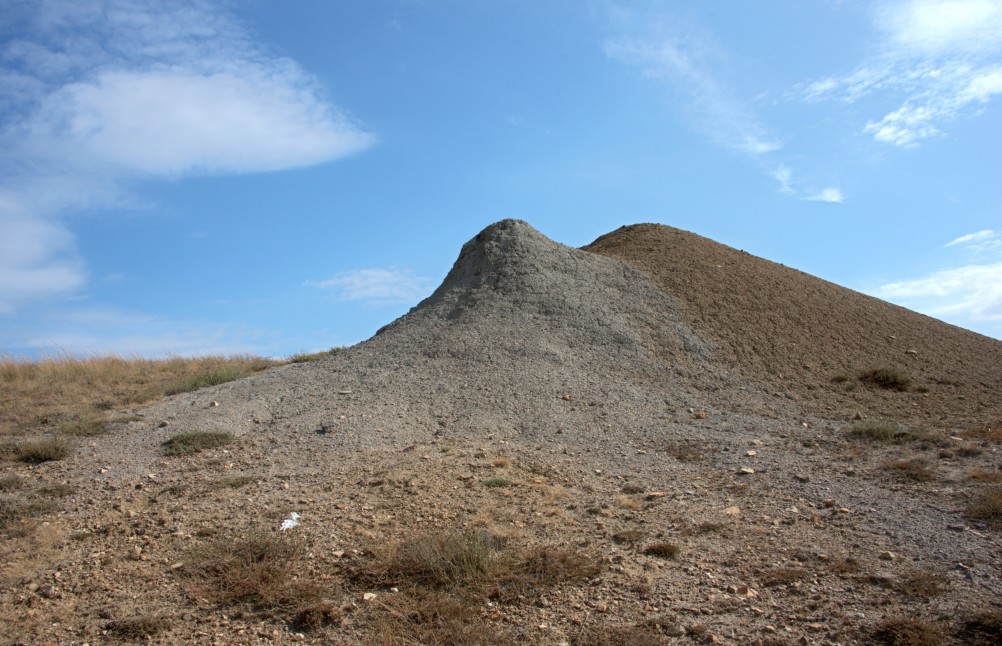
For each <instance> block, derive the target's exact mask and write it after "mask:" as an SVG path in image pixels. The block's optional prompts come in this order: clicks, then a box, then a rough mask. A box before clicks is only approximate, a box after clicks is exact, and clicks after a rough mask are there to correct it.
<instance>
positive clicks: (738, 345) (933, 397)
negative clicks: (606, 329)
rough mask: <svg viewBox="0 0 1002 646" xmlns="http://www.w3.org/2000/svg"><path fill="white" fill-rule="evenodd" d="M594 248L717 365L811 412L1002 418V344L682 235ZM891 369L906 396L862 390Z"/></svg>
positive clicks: (616, 237)
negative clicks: (645, 288)
mask: <svg viewBox="0 0 1002 646" xmlns="http://www.w3.org/2000/svg"><path fill="white" fill-rule="evenodd" d="M584 250H585V251H590V252H593V253H598V254H601V255H605V256H611V257H614V258H619V259H621V260H624V261H626V262H628V263H629V264H631V265H633V266H634V267H636V268H637V269H639V270H640V271H642V272H643V273H645V274H646V275H647V276H648V277H649V278H650V279H651V280H652V281H653V282H654V283H655V284H656V285H658V286H659V287H660V288H662V289H663V290H664V291H665V292H666V293H667V294H668V295H670V296H671V297H673V298H675V299H677V300H678V302H679V303H680V305H681V307H682V309H683V311H684V320H685V322H686V323H688V324H689V326H690V327H692V328H693V329H695V330H697V331H698V332H699V333H700V334H701V335H702V336H703V338H705V339H706V340H707V341H709V342H711V343H712V344H713V346H714V348H713V358H714V360H715V361H716V362H724V363H725V364H726V365H728V366H729V367H730V369H732V370H734V371H737V372H740V373H741V374H742V375H743V376H745V377H746V378H748V379H750V380H752V381H762V382H765V383H768V384H769V385H770V387H771V388H772V389H774V390H775V391H776V392H777V393H781V394H783V395H785V396H786V397H788V398H791V399H795V400H797V401H799V402H800V403H801V404H802V405H803V407H804V408H805V409H813V411H814V412H816V413H819V414H825V415H827V416H829V417H833V418H836V419H837V418H844V417H845V416H851V415H854V414H855V413H856V412H860V413H862V414H863V415H873V416H882V417H893V418H895V419H902V420H903V419H908V420H910V421H912V422H915V423H922V422H924V423H929V424H933V425H936V424H937V422H942V423H945V424H948V425H951V426H967V425H972V426H977V425H983V424H990V423H997V422H998V421H999V420H1000V419H1002V342H999V341H996V340H994V339H990V338H988V337H985V336H981V335H979V334H975V333H974V332H970V331H968V330H964V329H962V328H958V327H955V326H953V325H949V324H946V323H943V322H942V321H938V320H936V319H933V318H930V317H927V316H924V315H921V314H917V313H915V312H912V311H910V310H907V309H904V308H901V307H898V306H896V305H892V304H890V303H886V302H884V301H881V300H879V299H876V298H872V297H870V296H866V295H864V294H860V293H858V292H854V291H852V290H850V289H846V288H844V287H840V286H838V285H835V284H833V283H830V282H827V281H824V280H821V279H819V278H815V277H814V276H810V275H808V274H805V273H803V272H800V271H796V270H794V269H790V268H788V267H785V266H783V265H780V264H777V263H774V262H770V261H768V260H764V259H762V258H758V257H755V256H753V255H750V254H748V253H745V252H743V251H738V250H737V249H733V248H731V247H727V246H725V245H722V244H719V243H717V242H714V241H712V240H709V239H707V238H703V237H701V236H698V235H695V234H693V233H689V232H686V231H681V230H679V229H674V228H672V227H667V226H662V225H656V224H638V225H634V226H629V227H622V228H620V229H618V230H616V231H614V232H612V233H609V234H607V235H604V236H602V237H600V238H598V239H597V240H595V242H593V243H592V244H590V245H588V246H586V247H584ZM883 366H889V367H899V368H903V369H905V370H906V371H907V373H908V374H909V375H910V376H911V378H912V382H911V384H909V386H908V387H907V390H906V391H905V392H901V391H897V390H893V389H882V388H879V387H873V386H867V385H865V384H864V383H862V382H860V381H859V377H860V375H861V374H862V373H864V372H865V371H867V370H870V369H872V368H878V367H883ZM846 378H848V379H846Z"/></svg>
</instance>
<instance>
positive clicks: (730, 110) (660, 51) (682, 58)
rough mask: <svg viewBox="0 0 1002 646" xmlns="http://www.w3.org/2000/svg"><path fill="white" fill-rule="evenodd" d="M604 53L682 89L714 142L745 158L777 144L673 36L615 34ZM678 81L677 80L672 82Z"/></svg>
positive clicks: (696, 119) (696, 53) (693, 116)
mask: <svg viewBox="0 0 1002 646" xmlns="http://www.w3.org/2000/svg"><path fill="white" fill-rule="evenodd" d="M604 50H605V55H606V56H607V57H609V58H610V59H612V60H615V61H619V62H621V63H626V64H628V65H631V66H634V67H637V68H639V69H640V70H641V72H642V73H643V75H644V76H646V77H648V78H652V79H657V80H661V81H664V82H666V83H669V84H671V85H672V86H673V87H678V88H682V89H683V91H684V92H685V94H686V98H687V104H688V105H689V113H690V118H691V119H692V120H693V122H694V123H695V124H696V127H697V128H698V129H699V130H700V131H701V132H702V133H703V134H705V135H706V136H707V137H709V138H710V139H711V140H712V141H713V142H714V143H716V144H717V145H719V146H721V147H724V148H729V149H731V150H736V151H738V152H741V153H745V154H747V155H751V156H759V155H764V154H766V153H770V152H774V151H776V150H779V149H780V148H782V147H783V145H782V144H781V143H780V142H779V140H778V139H777V138H776V137H775V136H773V135H772V134H771V133H770V132H768V130H767V129H766V128H765V127H763V126H762V125H761V124H760V123H758V122H757V121H756V119H755V118H754V117H753V116H752V115H751V114H750V113H749V112H747V111H746V110H745V109H743V108H742V106H741V104H740V102H738V101H737V100H736V99H735V98H733V97H732V96H730V94H729V92H728V91H727V89H726V88H725V87H724V86H723V85H722V84H721V83H720V82H719V81H718V80H717V79H716V78H715V77H714V75H713V74H712V72H711V71H710V69H709V68H708V67H707V65H706V64H705V63H704V62H703V61H701V60H700V55H699V48H698V47H696V46H694V45H693V43H692V42H686V41H684V40H682V39H679V38H675V37H662V38H660V39H641V38H617V39H613V40H609V41H607V42H606V43H605V47H604ZM676 82H678V83H676Z"/></svg>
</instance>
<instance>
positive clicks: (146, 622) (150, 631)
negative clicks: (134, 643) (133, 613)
mask: <svg viewBox="0 0 1002 646" xmlns="http://www.w3.org/2000/svg"><path fill="white" fill-rule="evenodd" d="M169 626H170V621H169V620H168V619H167V618H166V617H164V616H161V615H140V616H138V617H128V618H125V619H116V620H113V621H110V622H108V625H107V630H108V632H110V633H113V634H114V635H117V636H118V637H121V638H123V639H145V638H147V637H153V636H154V635H156V634H157V633H159V632H161V631H163V630H166V629H167V628H168V627H169Z"/></svg>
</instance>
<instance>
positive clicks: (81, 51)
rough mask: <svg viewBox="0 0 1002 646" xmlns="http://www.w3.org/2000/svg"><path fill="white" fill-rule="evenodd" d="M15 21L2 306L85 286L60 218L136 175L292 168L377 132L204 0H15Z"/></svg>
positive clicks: (106, 197)
mask: <svg viewBox="0 0 1002 646" xmlns="http://www.w3.org/2000/svg"><path fill="white" fill-rule="evenodd" d="M5 11H6V9H5ZM14 24H16V25H17V26H18V32H17V33H18V36H19V37H18V38H17V39H8V40H7V41H6V42H5V44H4V45H3V47H2V49H0V64H2V66H0V147H2V148H3V150H4V151H5V152H4V155H3V157H2V158H0V177H2V178H3V179H0V224H2V225H3V228H4V232H5V238H6V244H7V245H9V246H12V247H14V248H18V249H28V250H31V253H30V254H29V253H21V254H19V255H9V254H0V312H11V311H13V310H14V309H16V308H17V307H18V306H20V305H21V304H23V303H26V302H30V301H31V300H38V299H47V298H52V297H54V296H56V295H59V294H65V293H67V292H71V291H73V290H74V289H77V288H79V287H81V286H82V285H83V284H84V283H85V281H86V274H85V272H84V263H83V260H82V259H81V258H79V256H78V255H77V254H76V252H75V250H74V245H73V237H72V235H71V234H70V232H69V230H68V228H67V227H66V226H65V224H62V222H61V220H63V219H64V218H65V216H66V215H68V214H69V213H71V212H72V211H74V210H76V209H80V208H85V207H93V206H103V207H116V206H122V205H123V204H128V203H129V201H130V200H131V199H134V198H132V197H131V186H132V185H133V183H134V182H135V181H137V180H149V179H175V178H179V177H185V176H192V175H220V174H234V173H248V172H265V171H273V170H279V169H288V168H296V167H301V166H308V165H312V164H318V163H321V162H325V161H330V160H334V159H338V158H342V157H345V156H347V155H350V154H353V153H356V152H359V151H361V150H364V149H365V148H367V147H369V146H371V145H372V143H373V141H374V138H373V136H372V135H370V134H368V133H366V132H365V131H364V130H363V129H362V128H360V127H359V126H358V125H357V124H355V123H354V122H353V121H352V120H351V118H350V117H349V116H347V114H346V113H344V111H342V110H341V109H339V108H338V107H337V106H336V105H334V104H333V103H332V102H331V101H330V100H329V99H328V98H327V97H326V96H325V93H324V91H323V88H322V87H321V86H320V84H319V83H318V82H317V81H316V79H314V78H313V77H312V76H310V75H309V74H308V73H306V72H305V71H304V70H302V69H301V68H300V67H299V66H298V65H297V64H296V63H295V62H294V61H292V60H289V59H288V58H284V57H282V56H278V55H275V54H274V53H272V52H269V51H267V50H266V49H265V48H263V47H262V46H260V45H258V44H257V43H255V42H254V40H253V38H252V35H251V34H249V33H248V32H247V31H246V30H244V29H243V28H242V27H241V26H240V25H239V24H237V23H236V21H234V20H233V19H232V18H231V17H230V16H229V15H227V14H226V13H225V12H222V11H220V10H219V9H218V8H216V7H214V6H213V5H211V4H209V3H207V2H202V1H201V0H165V2H160V3H157V4H156V6H155V7H154V6H153V5H150V4H149V3H145V2H140V1H139V0H79V1H78V0H74V1H69V0H48V1H43V2H38V3H28V2H24V3H15V4H13V5H12V6H11V13H10V15H9V16H8V17H7V22H6V23H4V22H0V36H3V32H4V31H6V30H9V29H10V25H14ZM5 25H6V26H5Z"/></svg>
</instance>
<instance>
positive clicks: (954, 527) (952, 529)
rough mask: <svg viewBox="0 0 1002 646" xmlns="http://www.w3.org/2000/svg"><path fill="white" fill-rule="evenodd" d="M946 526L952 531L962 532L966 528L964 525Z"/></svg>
mask: <svg viewBox="0 0 1002 646" xmlns="http://www.w3.org/2000/svg"><path fill="white" fill-rule="evenodd" d="M946 528H947V529H948V530H950V531H952V532H962V531H964V530H965V529H967V527H965V526H964V525H947V526H946Z"/></svg>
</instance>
